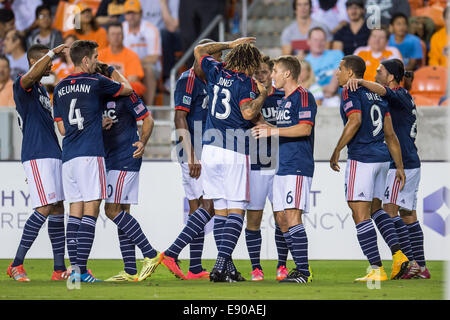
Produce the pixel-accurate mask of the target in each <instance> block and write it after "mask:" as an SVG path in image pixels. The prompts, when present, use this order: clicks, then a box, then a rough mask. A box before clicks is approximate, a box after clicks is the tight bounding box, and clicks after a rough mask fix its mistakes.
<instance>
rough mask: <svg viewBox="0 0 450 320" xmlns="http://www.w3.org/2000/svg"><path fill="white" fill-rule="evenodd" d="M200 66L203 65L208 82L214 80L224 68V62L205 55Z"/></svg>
mask: <svg viewBox="0 0 450 320" xmlns="http://www.w3.org/2000/svg"><path fill="white" fill-rule="evenodd" d="M200 66H201V67H202V70H203V72H204V73H205V75H206V80H207V81H208V82H210V81H214V79H215V76H216V75H218V74H219V72H220V71H221V70H222V68H223V64H222V63H221V62H219V61H217V60H215V59H214V58H213V57H211V56H208V55H206V56H203V57H202V58H201V59H200Z"/></svg>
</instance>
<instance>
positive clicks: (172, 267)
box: [161, 252, 187, 280]
mask: <svg viewBox="0 0 450 320" xmlns="http://www.w3.org/2000/svg"><path fill="white" fill-rule="evenodd" d="M161 263H162V264H163V265H165V266H166V268H167V269H169V271H170V272H172V273H173V274H174V275H175V277H177V278H178V279H181V280H186V279H187V278H186V276H185V275H184V273H183V271H182V270H181V269H180V266H179V265H178V262H177V261H176V260H175V259H174V258H171V257H168V256H166V254H165V253H164V252H161Z"/></svg>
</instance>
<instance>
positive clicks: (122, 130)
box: [103, 93, 150, 171]
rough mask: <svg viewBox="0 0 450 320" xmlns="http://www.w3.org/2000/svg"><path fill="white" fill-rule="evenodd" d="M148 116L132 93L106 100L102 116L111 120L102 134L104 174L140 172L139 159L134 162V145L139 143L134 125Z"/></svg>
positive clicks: (147, 112) (142, 104)
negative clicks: (110, 124) (110, 123)
mask: <svg viewBox="0 0 450 320" xmlns="http://www.w3.org/2000/svg"><path fill="white" fill-rule="evenodd" d="M149 115H150V112H149V111H148V109H147V107H146V106H145V105H144V103H143V102H142V100H141V99H140V98H139V97H138V96H137V95H136V94H135V93H133V94H132V95H131V96H128V97H118V98H115V99H108V100H106V103H105V104H104V111H103V116H104V117H108V118H111V119H112V120H113V125H112V126H111V128H110V129H109V130H103V143H104V145H105V154H106V157H105V164H106V170H119V171H139V170H140V168H141V164H142V158H138V159H135V158H133V153H134V151H136V147H133V143H135V142H136V141H139V135H138V128H137V123H136V121H139V120H142V119H144V118H146V117H148V116H149Z"/></svg>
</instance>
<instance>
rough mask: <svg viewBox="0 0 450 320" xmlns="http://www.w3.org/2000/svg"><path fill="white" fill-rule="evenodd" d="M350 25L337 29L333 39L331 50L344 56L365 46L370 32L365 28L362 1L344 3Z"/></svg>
mask: <svg viewBox="0 0 450 320" xmlns="http://www.w3.org/2000/svg"><path fill="white" fill-rule="evenodd" d="M345 6H346V7H347V14H348V18H349V20H350V23H349V24H347V25H345V26H343V27H342V28H341V29H339V30H338V31H337V32H336V33H335V34H334V38H333V46H332V48H333V49H335V50H341V51H343V52H344V55H349V54H353V52H355V50H356V49H357V48H358V47H362V46H365V45H367V40H368V39H369V35H370V30H369V28H367V24H366V20H365V15H366V10H365V8H364V0H347V2H346V3H345Z"/></svg>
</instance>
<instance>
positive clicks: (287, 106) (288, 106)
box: [284, 101, 291, 109]
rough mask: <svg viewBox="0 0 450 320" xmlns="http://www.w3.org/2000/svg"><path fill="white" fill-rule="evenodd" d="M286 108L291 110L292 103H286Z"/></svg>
mask: <svg viewBox="0 0 450 320" xmlns="http://www.w3.org/2000/svg"><path fill="white" fill-rule="evenodd" d="M284 107H285V108H286V109H289V108H290V107H291V102H290V101H288V102H286V105H285V106H284Z"/></svg>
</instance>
